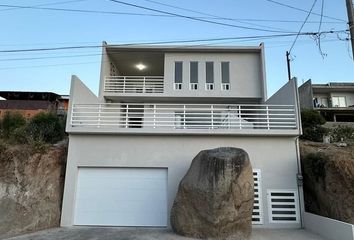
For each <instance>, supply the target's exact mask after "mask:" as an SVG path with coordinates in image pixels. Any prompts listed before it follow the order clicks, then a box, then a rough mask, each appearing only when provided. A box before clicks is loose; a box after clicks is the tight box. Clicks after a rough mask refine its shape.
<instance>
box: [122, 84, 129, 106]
mask: <svg viewBox="0 0 354 240" xmlns="http://www.w3.org/2000/svg"><path fill="white" fill-rule="evenodd" d="M125 85H126V84H125V77H123V93H125ZM127 106H128V105H127Z"/></svg>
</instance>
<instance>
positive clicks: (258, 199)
mask: <svg viewBox="0 0 354 240" xmlns="http://www.w3.org/2000/svg"><path fill="white" fill-rule="evenodd" d="M253 180H254V204H253V213H252V224H255V225H258V224H263V209H262V187H261V170H260V169H253Z"/></svg>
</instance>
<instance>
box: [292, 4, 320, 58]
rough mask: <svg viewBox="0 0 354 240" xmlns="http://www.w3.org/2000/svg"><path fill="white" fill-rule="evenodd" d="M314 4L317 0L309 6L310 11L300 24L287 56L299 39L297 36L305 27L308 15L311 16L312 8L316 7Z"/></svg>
mask: <svg viewBox="0 0 354 240" xmlns="http://www.w3.org/2000/svg"><path fill="white" fill-rule="evenodd" d="M316 2H317V0H314V1H313V4H312V6H311V9H310V11H309V12H308V14H307V16H306V18H305V20H304V22H303V23H302V25H301V27H300V29H299V32H298V34H297V35H296V37H295V39H294V42H293V44H292V45H291V47H290V50H289V54H290V53H291V50H292V49H293V47H294V46H295V43H296V40H297V39H298V37H299V35H300V33H301V30H302V28H303V27H304V26H305V24H306V22H307V20H308V19H309V17H310V15H311V12H312V10H313V8H314V7H315V5H316Z"/></svg>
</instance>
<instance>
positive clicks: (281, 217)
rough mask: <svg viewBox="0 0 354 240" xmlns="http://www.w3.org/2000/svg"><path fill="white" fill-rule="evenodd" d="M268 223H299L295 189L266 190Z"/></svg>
mask: <svg viewBox="0 0 354 240" xmlns="http://www.w3.org/2000/svg"><path fill="white" fill-rule="evenodd" d="M267 195H268V211H269V222H270V223H299V222H300V215H299V201H298V199H299V198H298V193H297V191H296V190H270V189H268V190H267Z"/></svg>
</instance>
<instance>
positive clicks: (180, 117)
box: [70, 103, 297, 130]
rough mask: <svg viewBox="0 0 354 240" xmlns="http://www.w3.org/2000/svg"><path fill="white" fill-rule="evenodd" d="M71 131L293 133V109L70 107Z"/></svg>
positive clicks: (93, 105) (160, 105)
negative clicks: (184, 130) (238, 131)
mask: <svg viewBox="0 0 354 240" xmlns="http://www.w3.org/2000/svg"><path fill="white" fill-rule="evenodd" d="M70 123H71V126H72V127H91V128H104V127H111V128H144V129H147V128H151V129H161V128H164V129H175V130H179V129H209V130H219V129H265V130H271V129H296V128H297V121H296V112H295V108H294V106H293V105H232V104H231V105H225V104H212V105H210V104H146V103H141V104H139V103H124V104H123V103H104V104H73V107H72V113H71V120H70Z"/></svg>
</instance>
